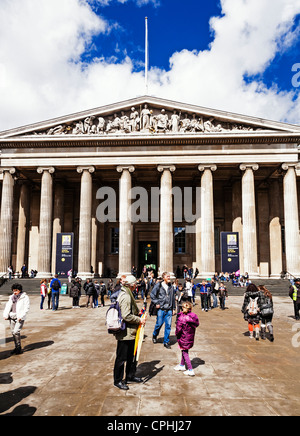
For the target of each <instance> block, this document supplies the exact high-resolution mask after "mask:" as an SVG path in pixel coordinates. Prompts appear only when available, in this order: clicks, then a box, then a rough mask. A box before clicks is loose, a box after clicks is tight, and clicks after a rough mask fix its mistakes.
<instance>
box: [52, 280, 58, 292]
mask: <svg viewBox="0 0 300 436" xmlns="http://www.w3.org/2000/svg"><path fill="white" fill-rule="evenodd" d="M51 287H52V291H58V290H59V281H58V280H54V282H53V284H52V286H51Z"/></svg>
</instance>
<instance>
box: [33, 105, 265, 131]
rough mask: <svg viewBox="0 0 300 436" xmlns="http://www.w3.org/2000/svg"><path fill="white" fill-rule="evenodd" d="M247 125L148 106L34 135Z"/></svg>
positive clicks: (241, 127)
mask: <svg viewBox="0 0 300 436" xmlns="http://www.w3.org/2000/svg"><path fill="white" fill-rule="evenodd" d="M257 130H261V129H256V128H253V127H251V126H246V125H242V124H236V123H230V122H225V121H222V120H218V119H215V118H213V117H210V118H208V117H204V116H201V115H199V114H195V113H188V112H185V113H182V112H180V111H178V110H175V109H174V110H170V109H160V108H154V107H151V106H150V105H148V104H144V105H142V106H140V107H139V108H138V109H137V108H135V107H132V108H130V109H127V110H125V109H124V110H122V111H121V112H119V113H113V114H108V115H103V114H100V115H99V116H97V115H91V116H88V117H86V118H84V119H79V120H76V121H71V122H67V123H65V124H60V125H57V126H54V127H51V128H48V129H47V130H43V131H37V132H34V133H35V134H36V135H48V136H55V135H60V136H61V135H74V136H78V135H88V136H91V135H93V136H106V135H151V134H152V135H155V134H181V133H184V134H190V133H194V134H200V135H201V134H205V133H218V132H220V133H222V132H237V131H248V132H253V131H257Z"/></svg>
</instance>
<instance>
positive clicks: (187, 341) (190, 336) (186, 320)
mask: <svg viewBox="0 0 300 436" xmlns="http://www.w3.org/2000/svg"><path fill="white" fill-rule="evenodd" d="M192 308H193V304H192V303H191V302H189V301H186V302H184V303H182V312H180V313H179V315H178V319H177V323H176V331H175V334H176V337H177V342H178V346H179V348H180V350H181V362H180V364H179V365H177V366H175V368H174V370H175V371H184V374H185V375H189V376H194V375H195V373H194V370H193V366H192V363H191V361H190V358H189V350H190V349H191V348H192V347H193V345H194V340H195V333H196V328H197V327H198V326H199V319H198V316H197V315H196V314H195V313H192ZM185 365H186V368H187V370H186V368H185Z"/></svg>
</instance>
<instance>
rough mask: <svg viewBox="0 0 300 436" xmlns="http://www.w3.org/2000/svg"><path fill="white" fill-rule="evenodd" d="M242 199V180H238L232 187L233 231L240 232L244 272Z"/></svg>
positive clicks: (240, 251)
mask: <svg viewBox="0 0 300 436" xmlns="http://www.w3.org/2000/svg"><path fill="white" fill-rule="evenodd" d="M241 198H242V186H241V180H236V181H235V182H234V183H233V185H232V231H233V232H238V234H239V254H240V271H244V245H243V220H242V215H243V212H242V202H241Z"/></svg>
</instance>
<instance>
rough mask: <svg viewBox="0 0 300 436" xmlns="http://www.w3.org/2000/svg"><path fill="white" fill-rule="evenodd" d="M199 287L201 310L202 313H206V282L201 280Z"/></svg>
mask: <svg viewBox="0 0 300 436" xmlns="http://www.w3.org/2000/svg"><path fill="white" fill-rule="evenodd" d="M199 287H200V298H201V308H202V312H204V311H205V312H207V311H208V304H207V282H206V280H202V283H201V285H200V286H199Z"/></svg>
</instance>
